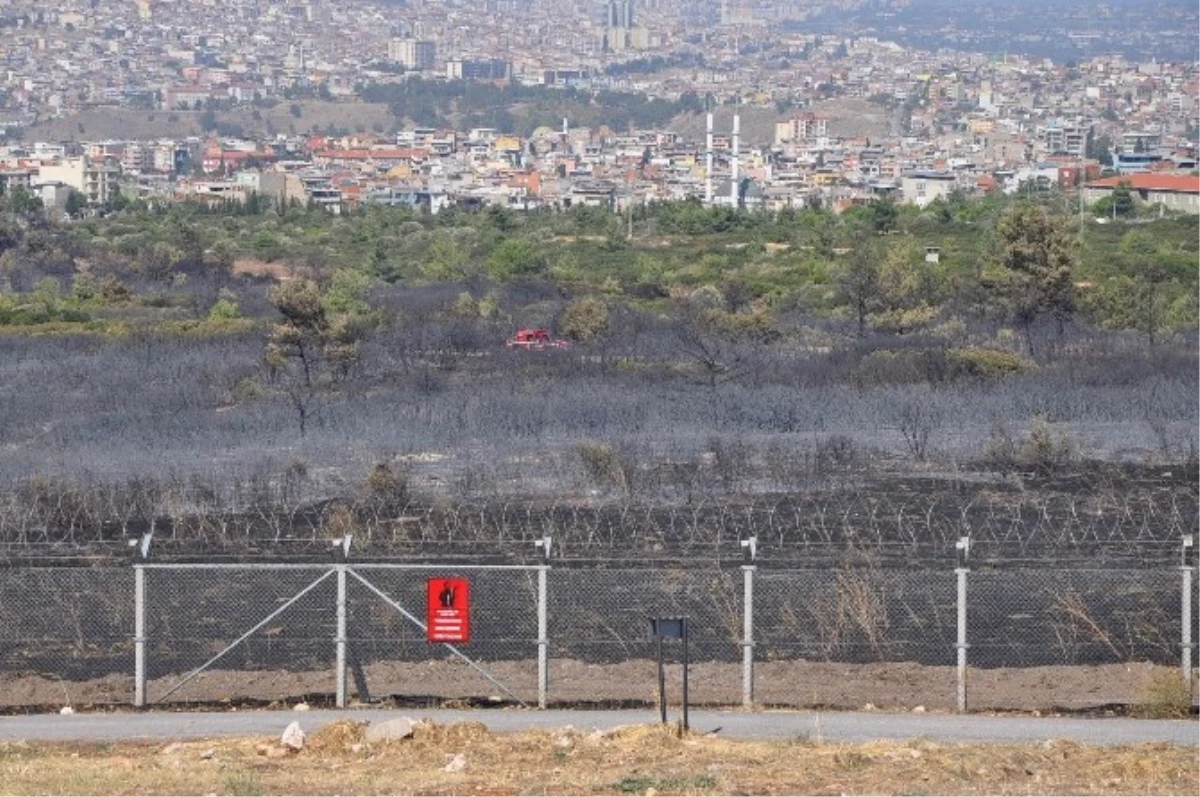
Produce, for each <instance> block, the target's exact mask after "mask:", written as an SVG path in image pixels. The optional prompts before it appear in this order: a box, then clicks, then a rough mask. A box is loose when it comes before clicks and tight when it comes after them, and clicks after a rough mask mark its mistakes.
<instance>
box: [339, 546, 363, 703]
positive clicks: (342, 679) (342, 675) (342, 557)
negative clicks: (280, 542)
mask: <svg viewBox="0 0 1200 797" xmlns="http://www.w3.org/2000/svg"><path fill="white" fill-rule="evenodd" d="M353 542H354V535H353V534H346V535H344V536H343V537H342V538H341V539H339V540H335V541H334V543H333V545H334V556H335V557H336V558H337V562H338V563H337V564H336V565H334V570H336V571H337V639H336V644H337V665H336V666H337V676H336V678H335V683H336V684H337V695H336V696H335V703H336V705H337V707H338V708H345V707H346V561H347V560H348V559H349V558H350V546H351V544H352V543H353ZM359 697H360V698H362V697H363V696H362V695H359Z"/></svg>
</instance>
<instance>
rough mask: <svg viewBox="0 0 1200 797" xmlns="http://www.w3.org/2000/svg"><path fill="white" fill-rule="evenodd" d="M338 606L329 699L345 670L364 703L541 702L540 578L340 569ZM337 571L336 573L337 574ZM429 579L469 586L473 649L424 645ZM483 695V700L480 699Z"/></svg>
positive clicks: (463, 570) (508, 571)
mask: <svg viewBox="0 0 1200 797" xmlns="http://www.w3.org/2000/svg"><path fill="white" fill-rule="evenodd" d="M338 567H339V570H340V571H341V572H339V575H338V585H339V594H340V595H341V596H343V597H342V600H343V601H344V603H345V606H346V610H345V614H344V633H342V634H339V637H338V638H339V644H338V659H339V664H338V666H337V668H336V669H337V673H338V684H337V695H338V699H339V704H341V703H343V702H344V700H345V695H346V693H347V689H346V681H345V673H346V666H345V665H347V664H348V665H350V668H351V671H352V672H353V673H354V674H355V682H356V686H357V688H358V691H359V697H360V698H362V697H365V695H363V694H362V690H363V688H364V685H365V686H366V687H367V688H369V690H370V694H371V697H376V698H379V697H400V696H403V697H404V698H406V699H412V698H429V699H436V700H445V699H475V698H480V697H484V698H489V699H490V698H499V699H502V700H503V699H508V700H513V701H516V702H518V703H520V704H522V705H525V704H526V703H528V702H533V701H537V703H538V705H539V706H544V705H545V702H546V651H547V646H546V633H545V606H546V575H545V574H546V568H545V567H543V566H521V565H511V566H510V565H490V566H489V565H474V566H461V565H456V566H450V567H435V566H431V565H405V564H371V565H357V564H356V565H349V566H347V565H340V566H338ZM342 568H344V570H341V569H342ZM430 578H465V579H467V580H468V581H469V582H470V595H471V609H470V613H471V639H470V641H469V642H467V643H465V644H449V643H430V642H428V641H426V629H425V607H426V586H427V583H428V579H430ZM481 690H482V691H481Z"/></svg>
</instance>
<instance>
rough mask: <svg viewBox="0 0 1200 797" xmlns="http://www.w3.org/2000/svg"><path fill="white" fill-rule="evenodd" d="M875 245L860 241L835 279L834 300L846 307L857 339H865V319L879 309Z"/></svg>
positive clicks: (877, 252)
mask: <svg viewBox="0 0 1200 797" xmlns="http://www.w3.org/2000/svg"><path fill="white" fill-rule="evenodd" d="M879 259H880V258H879V246H878V244H876V243H875V242H873V241H872V240H870V239H869V238H867V239H861V240H859V242H858V245H857V246H855V247H854V248H853V249H852V250H851V251H850V254H849V256H848V257H847V260H846V263H845V265H844V267H843V268H842V270H841V273H840V274H839V275H838V278H837V285H838V297H839V300H840V301H841V303H842V304H844V305H846V306H848V307H849V308H850V312H851V313H852V314H853V316H854V319H855V321H856V322H857V324H858V336H859V337H860V338H862V337H866V334H867V319H868V317H870V315H871V314H872V313H874V312H875V311H876V310H877V309H878V308H879V299H880V296H881V295H882V293H883V286H882V285H881V283H880V279H879Z"/></svg>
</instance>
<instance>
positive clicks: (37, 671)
mask: <svg viewBox="0 0 1200 797" xmlns="http://www.w3.org/2000/svg"><path fill="white" fill-rule="evenodd" d="M133 631H134V618H133V573H132V572H131V571H130V570H129V569H128V568H19V569H18V568H13V569H2V570H0V673H2V674H0V683H2V684H3V688H0V705H5V706H32V705H71V704H104V703H127V702H129V701H130V700H132V697H133Z"/></svg>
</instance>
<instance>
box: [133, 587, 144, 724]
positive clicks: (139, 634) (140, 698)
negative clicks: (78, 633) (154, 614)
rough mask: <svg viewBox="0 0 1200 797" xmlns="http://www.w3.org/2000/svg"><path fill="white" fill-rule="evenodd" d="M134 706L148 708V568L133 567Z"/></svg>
mask: <svg viewBox="0 0 1200 797" xmlns="http://www.w3.org/2000/svg"><path fill="white" fill-rule="evenodd" d="M133 618H134V619H133V705H134V706H135V707H137V708H145V707H146V568H145V567H144V566H143V565H140V564H139V565H134V566H133Z"/></svg>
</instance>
